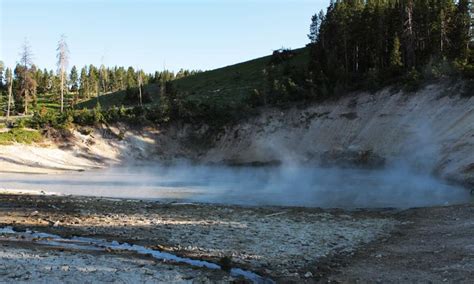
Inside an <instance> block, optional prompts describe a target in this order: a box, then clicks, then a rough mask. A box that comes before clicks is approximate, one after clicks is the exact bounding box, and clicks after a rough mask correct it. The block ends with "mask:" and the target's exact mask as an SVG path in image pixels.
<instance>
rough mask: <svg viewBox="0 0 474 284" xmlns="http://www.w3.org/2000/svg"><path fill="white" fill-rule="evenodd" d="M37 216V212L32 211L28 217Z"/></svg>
mask: <svg viewBox="0 0 474 284" xmlns="http://www.w3.org/2000/svg"><path fill="white" fill-rule="evenodd" d="M38 214H39V212H38V211H33V212H31V214H30V216H36V215H38Z"/></svg>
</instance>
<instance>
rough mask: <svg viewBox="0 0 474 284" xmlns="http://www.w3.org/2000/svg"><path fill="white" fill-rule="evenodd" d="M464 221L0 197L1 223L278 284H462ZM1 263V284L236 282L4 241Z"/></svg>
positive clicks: (126, 257) (413, 214)
mask: <svg viewBox="0 0 474 284" xmlns="http://www.w3.org/2000/svg"><path fill="white" fill-rule="evenodd" d="M473 213H474V205H473V204H467V205H456V206H448V207H432V208H419V209H409V210H404V211H397V210H377V211H374V210H372V211H366V210H359V211H343V210H321V209H304V208H284V207H266V208H254V207H238V206H216V205H202V204H177V203H159V202H144V201H132V200H128V201H127V200H116V199H98V198H86V197H64V196H47V195H17V194H2V195H0V227H5V226H12V227H13V228H15V230H19V231H21V230H25V229H31V230H37V231H41V232H47V233H54V234H58V235H60V236H62V237H65V238H70V237H72V236H83V237H92V238H101V239H107V240H109V241H112V240H117V241H121V242H128V243H131V244H137V245H143V246H145V247H148V248H152V249H156V250H160V251H165V252H171V253H173V254H176V255H179V256H183V257H190V258H194V259H202V260H208V261H211V262H214V263H219V262H221V261H222V259H223V257H231V259H232V266H233V267H239V268H244V269H247V270H250V271H253V272H256V273H258V274H260V275H262V276H265V277H269V278H271V279H274V280H276V281H277V282H281V283H287V282H293V283H301V282H307V283H314V282H322V283H325V282H343V283H347V282H349V283H354V282H362V283H367V282H369V283H370V282H384V283H385V282H389V283H390V282H392V283H400V282H417V283H418V282H435V283H437V282H449V283H469V282H470V280H472V279H474V247H473V242H472V236H473V235H474V218H473V217H472V216H474V214H473ZM0 259H1V260H2V261H1V263H0V267H1V268H2V269H1V273H0V282H2V281H4V282H11V281H18V282H36V283H37V282H49V281H53V282H68V281H74V279H78V277H81V279H84V281H89V280H90V282H94V281H118V282H123V283H131V282H157V281H164V282H170V281H175V282H194V283H202V282H218V281H222V282H232V281H237V278H235V277H231V276H230V275H229V274H228V273H226V272H224V271H221V270H208V269H196V268H192V267H190V266H187V265H182V264H181V265H177V264H175V263H169V262H162V261H159V260H156V259H154V260H153V259H150V258H149V257H148V258H147V257H146V256H139V255H133V254H131V253H125V252H117V251H109V252H107V251H101V252H96V251H82V250H73V249H64V248H62V249H52V248H50V247H44V246H42V245H40V244H37V243H35V241H34V240H33V241H32V242H31V241H25V240H23V241H22V238H18V239H17V240H15V241H12V239H11V237H8V236H7V235H5V234H2V233H0ZM241 280H242V279H241ZM241 280H239V281H241Z"/></svg>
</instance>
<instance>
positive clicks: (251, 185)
mask: <svg viewBox="0 0 474 284" xmlns="http://www.w3.org/2000/svg"><path fill="white" fill-rule="evenodd" d="M0 181H1V184H2V186H3V187H6V188H17V189H38V190H39V188H38V187H41V189H42V190H44V191H46V192H47V191H53V192H58V193H62V194H74V195H92V196H106V197H119V198H138V199H159V200H164V201H178V202H206V203H222V204H238V205H252V206H253V205H258V206H261V205H268V206H270V205H282V206H305V207H324V208H335V207H337V208H361V207H364V208H375V207H398V208H408V207H418V206H431V205H447V204H455V203H462V202H466V201H467V200H469V193H468V192H467V191H466V190H464V189H463V188H460V187H456V186H453V185H449V184H446V183H444V182H442V181H439V180H437V179H435V178H433V177H431V176H428V175H424V174H415V173H413V172H412V171H410V170H404V169H402V168H392V169H386V170H356V169H340V168H318V167H313V166H301V165H292V166H279V167H257V168H256V167H226V166H196V165H190V164H187V163H181V164H179V165H174V166H163V165H159V164H147V165H142V166H134V167H129V168H113V169H109V170H105V171H99V172H90V173H75V174H68V175H54V176H53V175H44V176H41V175H38V176H29V177H28V178H26V177H25V176H23V175H13V176H12V175H8V176H4V175H0Z"/></svg>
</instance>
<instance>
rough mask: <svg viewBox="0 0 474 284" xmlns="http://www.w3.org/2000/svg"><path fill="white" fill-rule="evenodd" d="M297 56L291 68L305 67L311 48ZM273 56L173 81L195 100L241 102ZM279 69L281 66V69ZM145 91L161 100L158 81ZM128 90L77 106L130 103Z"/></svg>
mask: <svg viewBox="0 0 474 284" xmlns="http://www.w3.org/2000/svg"><path fill="white" fill-rule="evenodd" d="M293 52H294V56H293V57H292V58H291V59H289V60H288V65H289V66H290V68H292V69H297V70H303V69H305V68H306V65H307V62H308V57H309V49H308V48H299V49H295V50H293ZM270 60H271V56H265V57H261V58H257V59H253V60H249V61H246V62H242V63H238V64H234V65H230V66H226V67H222V68H218V69H215V70H210V71H206V72H201V73H197V74H195V75H192V76H188V77H185V78H181V79H177V80H174V81H172V82H173V86H174V87H175V88H176V89H177V91H178V92H179V93H180V94H183V95H184V96H185V97H186V98H188V99H190V100H193V101H195V102H199V101H209V100H210V101H212V102H213V103H216V104H222V105H227V104H230V105H232V104H240V103H241V102H242V100H244V99H246V98H247V97H248V95H249V94H250V93H251V92H252V91H253V90H254V89H261V88H262V86H263V84H264V82H265V80H264V72H263V71H264V70H265V69H266V68H268V64H269V62H270ZM279 71H280V72H281V71H282V70H279ZM144 92H148V93H149V94H150V96H151V103H150V104H157V103H159V96H160V89H159V86H158V85H157V84H149V85H146V86H145V87H144ZM124 98H125V91H119V92H115V93H110V94H107V95H103V96H100V97H99V98H93V99H90V100H88V101H85V102H82V103H80V104H79V105H78V108H83V107H87V108H93V107H95V106H96V105H97V102H100V104H101V106H102V107H103V108H110V107H112V106H120V105H126V106H127V105H128V106H131V104H129V103H128V102H126V101H124Z"/></svg>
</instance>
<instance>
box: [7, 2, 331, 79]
mask: <svg viewBox="0 0 474 284" xmlns="http://www.w3.org/2000/svg"><path fill="white" fill-rule="evenodd" d="M0 3H1V4H0V32H1V34H0V39H1V41H0V60H3V61H4V62H5V64H6V65H7V66H13V65H14V64H15V63H16V62H17V61H18V58H19V50H20V47H21V45H22V43H23V41H24V39H25V38H27V39H28V41H29V43H30V45H31V47H32V51H33V53H34V60H33V61H34V63H35V64H36V65H37V66H39V67H40V68H45V67H46V68H48V69H56V67H55V64H56V46H57V42H58V40H59V37H60V35H61V34H63V33H64V34H65V35H66V36H67V43H68V45H69V50H70V66H72V65H77V66H83V65H85V64H90V63H92V64H95V65H100V64H102V63H103V64H105V65H107V66H114V65H119V66H133V67H135V68H142V69H144V70H145V71H147V72H152V71H154V70H161V69H163V65H164V64H165V66H166V68H167V69H171V70H178V69H179V68H185V69H202V70H209V69H214V68H217V67H222V66H226V65H230V64H233V63H238V62H241V61H245V60H249V59H252V58H256V57H260V56H264V55H268V54H270V53H271V52H272V50H275V49H278V48H280V47H288V48H298V47H302V46H304V45H305V44H306V43H307V42H308V38H307V36H306V34H307V33H308V29H309V24H310V18H311V15H313V14H314V13H316V12H317V11H319V10H321V9H323V8H325V7H326V6H327V4H328V1H326V0H286V1H284V0H156V1H152V0H94V1H93V0H82V1H80V0H41V1H40V0H0Z"/></svg>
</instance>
